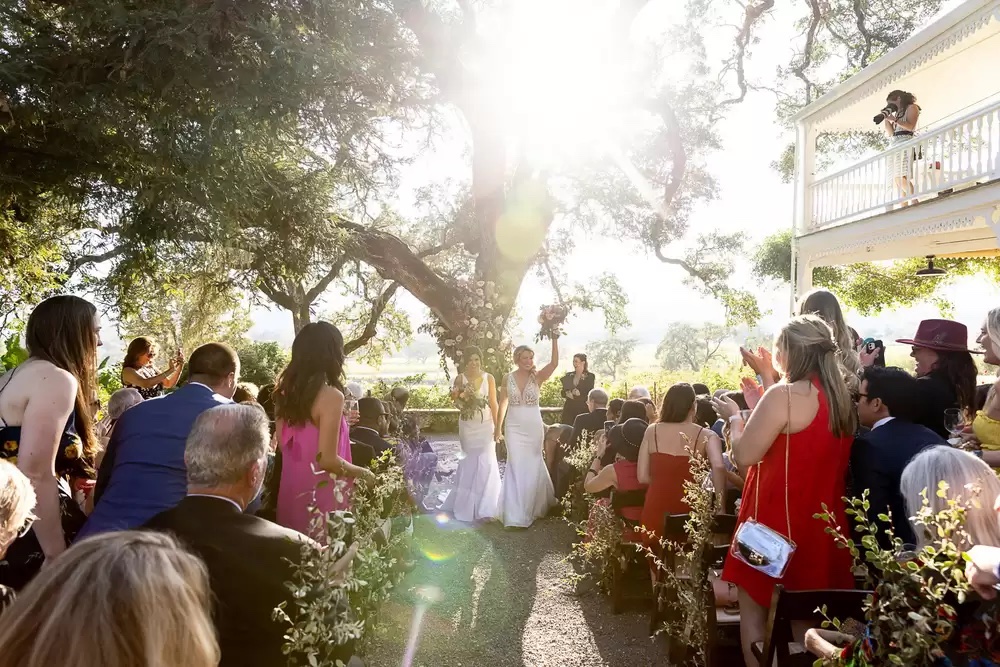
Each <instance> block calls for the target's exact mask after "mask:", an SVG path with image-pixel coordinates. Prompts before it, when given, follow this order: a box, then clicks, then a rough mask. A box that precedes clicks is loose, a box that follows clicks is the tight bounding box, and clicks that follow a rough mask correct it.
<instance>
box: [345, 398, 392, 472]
mask: <svg viewBox="0 0 1000 667" xmlns="http://www.w3.org/2000/svg"><path fill="white" fill-rule="evenodd" d="M358 414H359V415H360V418H359V420H358V423H357V425H355V426H352V427H351V442H353V443H362V444H365V445H368V446H369V447H371V449H372V451H373V454H374V458H378V457H380V456H382V453H383V452H386V451H389V450H391V449H392V445H391V444H390V443H389V442H388V441H386V439H385V436H386V435H388V433H389V411H388V410H386V409H385V404H384V403H382V401H380V400H379V399H377V398H374V397H372V396H365V397H364V398H362V399H361V400H360V401H358ZM353 453H354V451H353V447H352V451H351V454H352V458H353ZM355 463H357V464H358V465H362V464H361V463H359V462H357V461H356V462H355Z"/></svg>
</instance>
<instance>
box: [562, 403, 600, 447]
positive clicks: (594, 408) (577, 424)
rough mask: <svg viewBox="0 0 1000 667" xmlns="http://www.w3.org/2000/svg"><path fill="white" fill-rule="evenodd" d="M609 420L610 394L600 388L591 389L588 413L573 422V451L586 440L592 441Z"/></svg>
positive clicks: (571, 440)
mask: <svg viewBox="0 0 1000 667" xmlns="http://www.w3.org/2000/svg"><path fill="white" fill-rule="evenodd" d="M607 420H608V392H606V391H604V390H603V389H600V388H598V389H591V390H590V391H589V392H588V393H587V412H586V413H585V414H581V415H579V416H577V417H576V418H575V419H574V420H573V424H572V427H573V429H572V430H573V435H572V437H571V439H570V442H571V443H572V449H574V450H575V449H576V448H577V447H579V446H580V443H581V442H583V439H584V438H588V439H592V438H593V437H594V434H595V433H596V432H597V431H600V430H601V429H603V428H604V422H606V421H607ZM563 423H564V424H565V423H566V422H563Z"/></svg>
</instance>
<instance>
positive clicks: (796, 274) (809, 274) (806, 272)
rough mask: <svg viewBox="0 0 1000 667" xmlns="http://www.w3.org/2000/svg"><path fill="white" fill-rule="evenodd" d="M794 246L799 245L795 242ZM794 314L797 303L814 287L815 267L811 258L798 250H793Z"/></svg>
mask: <svg viewBox="0 0 1000 667" xmlns="http://www.w3.org/2000/svg"><path fill="white" fill-rule="evenodd" d="M792 243H793V244H795V245H798V244H797V242H796V241H795V240H793V241H792ZM792 257H793V259H792V261H793V264H792V285H793V290H792V312H793V314H794V311H795V303H796V302H797V301H798V300H799V299H800V298H801V297H802V295H803V294H805V293H806V292H808V291H809V290H811V289H812V287H813V266H812V264H811V263H810V262H809V258H808V257H806V256H805V255H803V254H802V253H800V252H798V248H795V247H793V248H792Z"/></svg>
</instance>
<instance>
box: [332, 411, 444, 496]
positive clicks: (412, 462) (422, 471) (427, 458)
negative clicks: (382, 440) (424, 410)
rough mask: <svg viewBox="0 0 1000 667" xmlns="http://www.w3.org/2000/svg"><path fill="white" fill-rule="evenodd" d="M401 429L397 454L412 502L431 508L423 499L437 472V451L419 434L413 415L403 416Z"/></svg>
mask: <svg viewBox="0 0 1000 667" xmlns="http://www.w3.org/2000/svg"><path fill="white" fill-rule="evenodd" d="M401 431H402V435H401V437H400V439H399V445H398V447H397V456H398V458H399V460H400V462H401V463H402V466H403V474H404V475H405V476H406V479H408V480H409V481H410V489H411V491H412V494H413V504H414V505H416V506H417V507H418V508H421V509H424V510H427V509H431V508H429V507H427V506H426V505H424V500H425V499H426V498H427V492H428V491H429V490H430V486H431V482H432V481H433V480H434V475H435V473H436V472H437V464H438V455H437V452H435V451H434V448H433V447H431V444H430V443H429V442H428V441H427V438H425V437H423V436H422V435H421V434H420V425H419V424H418V423H417V418H416V417H414V416H413V415H406V416H404V417H403V426H402V428H401ZM352 455H353V449H352Z"/></svg>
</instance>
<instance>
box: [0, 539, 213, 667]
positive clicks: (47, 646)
mask: <svg viewBox="0 0 1000 667" xmlns="http://www.w3.org/2000/svg"><path fill="white" fill-rule="evenodd" d="M81 619H86V622H81ZM218 664H219V646H218V644H217V643H216V641H215V632H214V631H213V629H212V619H211V612H210V609H209V592H208V577H207V575H206V573H205V566H204V565H202V563H201V561H199V560H198V559H197V558H196V557H195V556H192V555H191V554H190V553H188V552H187V551H185V550H184V549H182V548H181V547H180V546H179V545H178V544H177V542H176V541H175V540H174V539H173V538H171V537H169V536H167V535H158V534H156V533H150V532H139V531H126V532H120V533H113V534H109V535H101V536H99V537H94V538H91V539H89V540H83V541H82V542H80V543H78V544H74V545H73V547H72V548H71V549H69V550H68V551H67V552H66V553H65V554H63V555H62V556H60V557H59V558H58V559H56V560H55V561H54V562H53V563H52V564H51V565H47V566H46V567H45V569H44V570H42V572H41V573H40V574H39V575H38V577H36V578H35V580H34V581H32V582H31V584H30V585H29V586H28V587H27V588H25V589H24V590H23V591H22V592H21V593H20V594H19V595H18V598H17V600H16V601H15V602H14V604H13V605H12V606H11V607H10V609H8V610H7V611H6V612H5V613H4V615H3V622H2V623H0V667H51V666H52V665H59V666H60V667H94V666H95V665H101V667H135V666H137V665H147V666H150V667H151V666H153V665H161V666H163V667H166V666H167V665H184V667H215V666H216V665H218Z"/></svg>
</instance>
